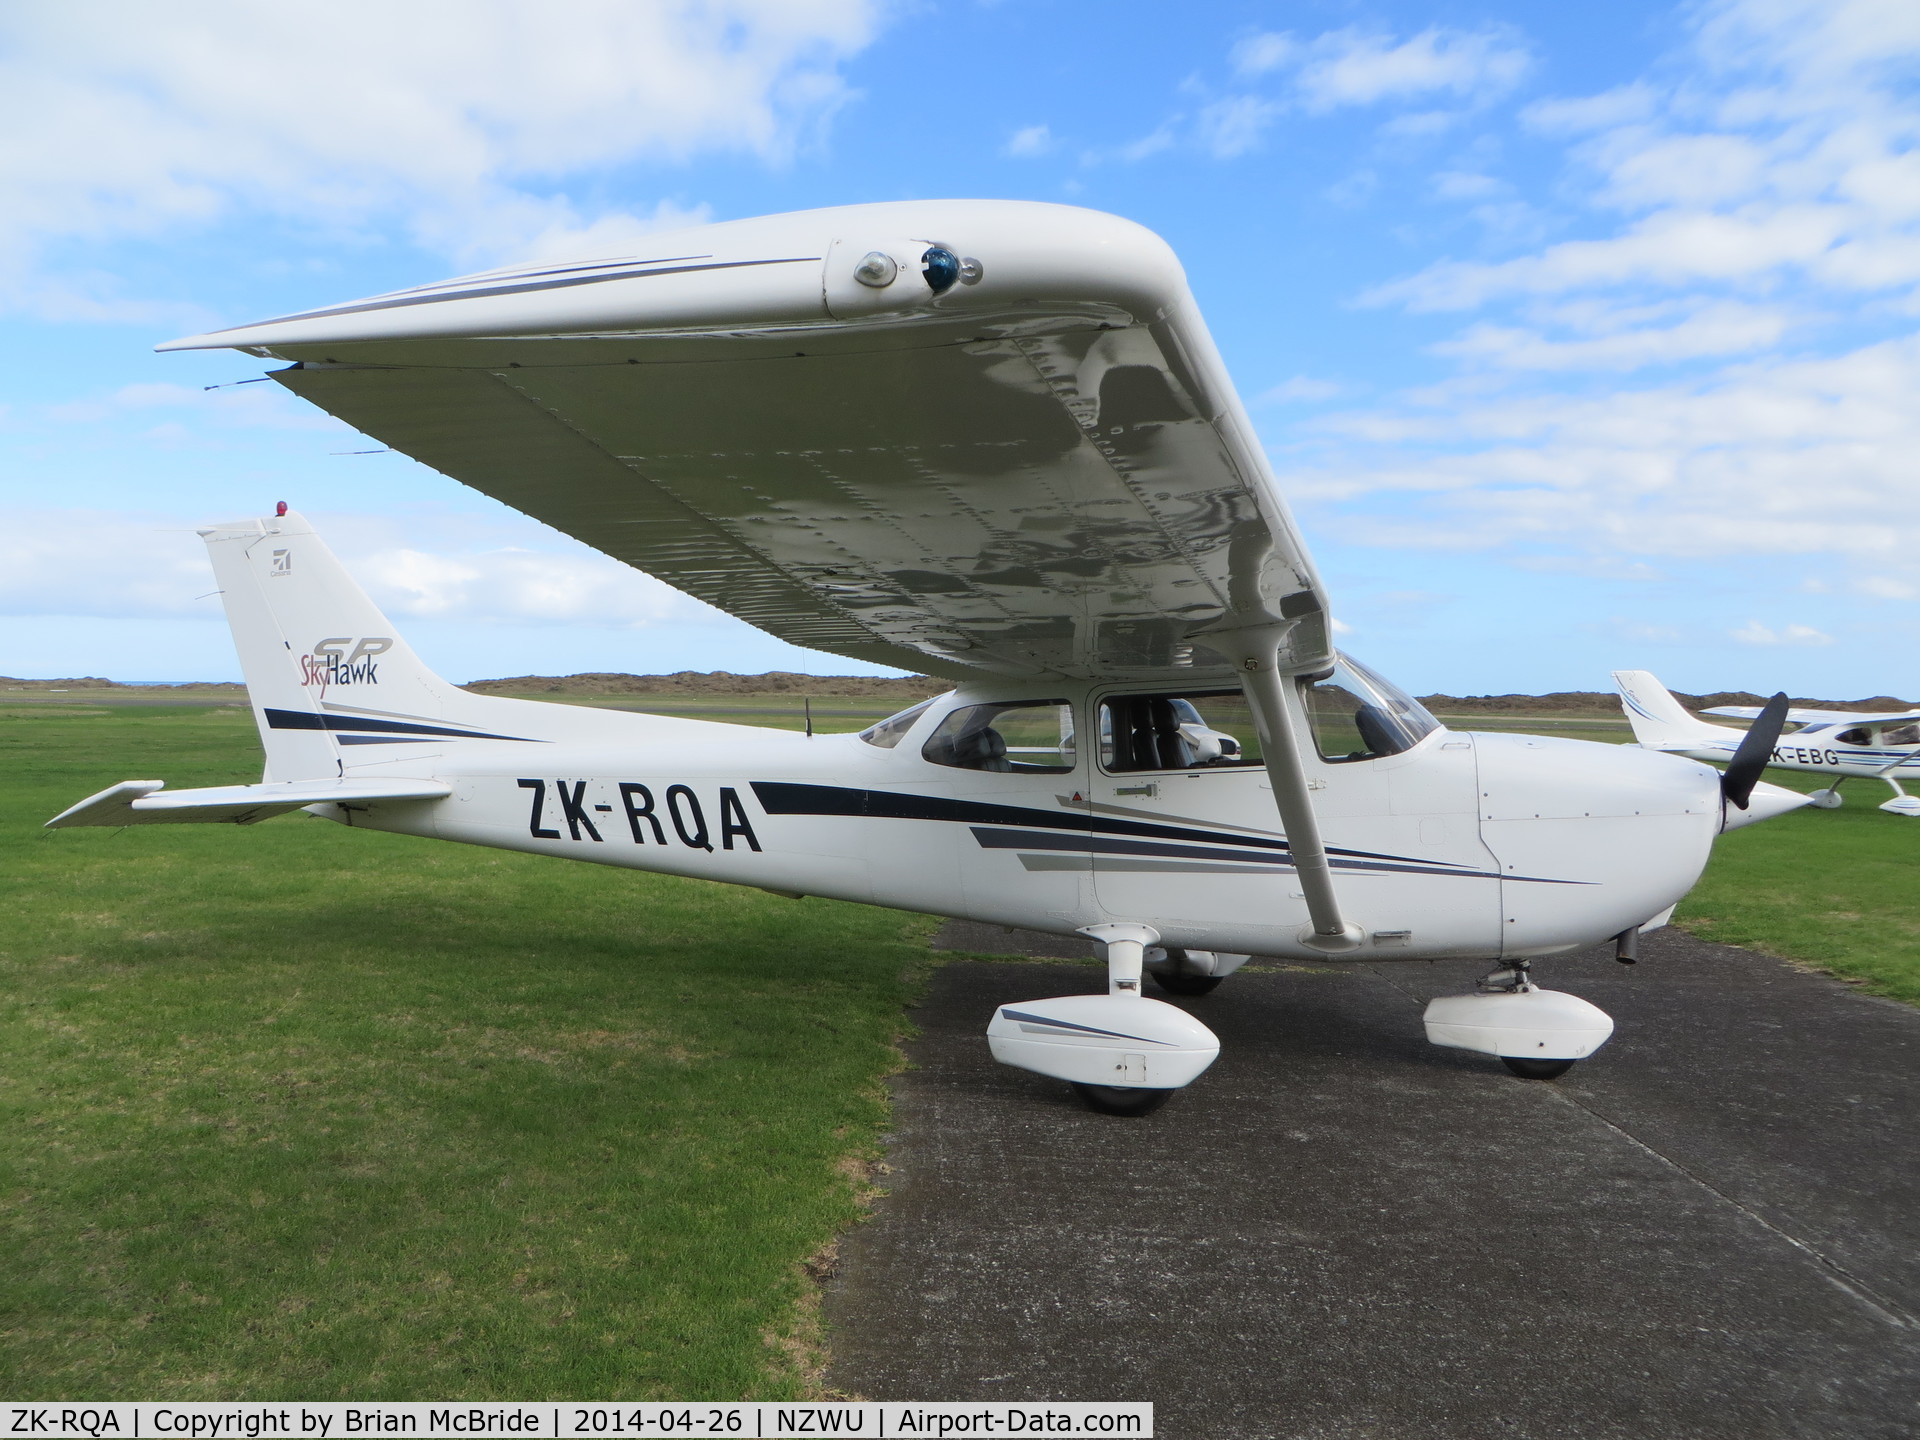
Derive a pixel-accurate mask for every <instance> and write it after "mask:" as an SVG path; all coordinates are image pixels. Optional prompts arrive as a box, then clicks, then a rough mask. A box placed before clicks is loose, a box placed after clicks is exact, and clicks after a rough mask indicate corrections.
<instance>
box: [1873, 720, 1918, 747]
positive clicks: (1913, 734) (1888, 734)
mask: <svg viewBox="0 0 1920 1440" xmlns="http://www.w3.org/2000/svg"><path fill="white" fill-rule="evenodd" d="M1880 743H1881V744H1882V745H1920V725H1889V726H1888V727H1887V728H1886V729H1884V730H1882V731H1881V732H1880Z"/></svg>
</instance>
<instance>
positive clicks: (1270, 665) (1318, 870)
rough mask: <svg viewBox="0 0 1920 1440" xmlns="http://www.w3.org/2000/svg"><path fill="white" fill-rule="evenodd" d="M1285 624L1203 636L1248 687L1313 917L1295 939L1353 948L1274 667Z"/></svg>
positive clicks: (1356, 933) (1354, 934)
mask: <svg viewBox="0 0 1920 1440" xmlns="http://www.w3.org/2000/svg"><path fill="white" fill-rule="evenodd" d="M1290 628H1292V627H1290V626H1284V625H1260V626H1255V627H1251V628H1248V629H1245V630H1224V631H1211V632H1209V633H1207V634H1206V635H1205V636H1204V637H1203V638H1204V641H1205V643H1206V645H1207V646H1208V648H1210V649H1213V650H1217V651H1219V652H1220V653H1221V654H1222V655H1225V656H1226V657H1227V658H1228V659H1230V660H1232V661H1233V662H1234V663H1235V664H1237V665H1238V666H1239V667H1240V687H1241V689H1243V690H1244V691H1246V695H1247V704H1248V705H1250V706H1251V707H1252V708H1253V718H1254V723H1255V724H1256V725H1257V726H1258V727H1259V730H1260V752H1261V754H1262V755H1264V756H1265V757H1266V763H1267V777H1268V779H1270V780H1271V781H1272V782H1273V803H1274V806H1275V808H1277V809H1278V810H1279V811H1280V828H1281V829H1282V830H1284V831H1285V832H1286V837H1287V849H1288V851H1289V852H1290V853H1291V855H1292V857H1293V868H1294V870H1295V871H1296V872H1297V873H1298V874H1299V876H1300V889H1301V892H1302V894H1303V895H1304V896H1305V898H1306V902H1307V915H1308V916H1309V917H1310V919H1311V920H1312V924H1311V926H1310V927H1309V928H1308V929H1306V930H1304V931H1302V932H1301V935H1300V943H1301V944H1303V945H1309V946H1311V947H1312V948H1313V949H1315V950H1325V951H1328V952H1330V953H1331V952H1337V951H1343V950H1352V949H1356V948H1357V947H1358V946H1359V944H1360V942H1361V940H1362V939H1363V938H1364V937H1363V934H1362V932H1361V930H1360V928H1359V926H1357V925H1350V924H1348V923H1347V922H1346V921H1345V920H1344V919H1342V918H1341V915H1340V901H1339V898H1338V897H1337V896H1336V895H1335V894H1334V893H1333V867H1332V866H1331V865H1330V864H1329V863H1328V861H1327V847H1326V846H1325V845H1324V844H1322V843H1321V840H1320V820H1319V817H1318V816H1316V815H1315V814H1314V813H1313V801H1312V799H1311V798H1310V797H1309V795H1308V793H1307V771H1306V764H1305V762H1304V761H1303V759H1302V750H1301V744H1300V731H1299V727H1298V726H1297V725H1296V724H1295V723H1294V718H1293V712H1292V710H1291V709H1290V708H1289V707H1288V705H1287V689H1286V685H1287V680H1286V676H1285V675H1283V674H1282V673H1281V670H1280V666H1279V652H1280V644H1281V642H1282V641H1283V640H1284V639H1285V638H1286V633H1287V631H1288V630H1289V629H1290Z"/></svg>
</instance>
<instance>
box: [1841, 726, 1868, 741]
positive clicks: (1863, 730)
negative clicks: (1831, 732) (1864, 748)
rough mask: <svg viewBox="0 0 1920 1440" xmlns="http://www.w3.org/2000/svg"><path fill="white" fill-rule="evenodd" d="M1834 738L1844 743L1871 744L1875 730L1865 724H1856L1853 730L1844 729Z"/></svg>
mask: <svg viewBox="0 0 1920 1440" xmlns="http://www.w3.org/2000/svg"><path fill="white" fill-rule="evenodd" d="M1833 738H1834V739H1835V740H1838V741H1839V742H1840V743H1841V744H1842V745H1871V744H1872V743H1873V731H1871V730H1869V729H1868V728H1867V727H1866V726H1864V725H1856V726H1854V727H1853V728H1852V729H1851V730H1842V731H1841V732H1840V733H1839V734H1838V735H1836V736H1834V737H1833Z"/></svg>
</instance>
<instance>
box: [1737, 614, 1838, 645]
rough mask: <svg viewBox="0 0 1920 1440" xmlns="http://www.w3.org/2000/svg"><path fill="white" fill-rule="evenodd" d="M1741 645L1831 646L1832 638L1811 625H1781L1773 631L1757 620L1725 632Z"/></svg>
mask: <svg viewBox="0 0 1920 1440" xmlns="http://www.w3.org/2000/svg"><path fill="white" fill-rule="evenodd" d="M1727 634H1728V635H1729V636H1731V637H1732V638H1733V639H1734V640H1737V641H1738V642H1739V643H1740V644H1742V645H1831V644H1832V643H1833V637H1832V636H1831V635H1827V634H1823V633H1822V632H1820V631H1818V630H1816V629H1814V628H1813V627H1812V626H1811V625H1783V626H1781V627H1780V629H1778V630H1775V629H1773V628H1771V627H1770V626H1766V625H1762V624H1761V623H1760V622H1759V621H1758V620H1749V621H1748V622H1747V623H1746V624H1745V625H1742V626H1741V627H1740V628H1739V629H1738V630H1729V631H1728V632H1727Z"/></svg>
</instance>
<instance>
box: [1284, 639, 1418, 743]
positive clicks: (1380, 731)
mask: <svg viewBox="0 0 1920 1440" xmlns="http://www.w3.org/2000/svg"><path fill="white" fill-rule="evenodd" d="M1300 692H1301V695H1302V696H1303V697H1304V699H1305V700H1306V704H1307V718H1308V720H1309V721H1310V722H1311V723H1312V726H1313V738H1314V742H1315V743H1316V744H1317V745H1318V746H1319V747H1320V758H1321V759H1323V760H1330V761H1333V762H1334V763H1336V764H1338V763H1342V762H1345V761H1348V760H1374V759H1378V758H1379V757H1380V756H1382V755H1398V754H1399V753H1400V752H1401V751H1403V750H1411V749H1412V748H1413V747H1414V746H1415V745H1417V744H1419V743H1420V741H1421V740H1422V739H1423V738H1425V737H1426V736H1428V735H1431V734H1432V733H1433V732H1434V731H1435V730H1438V729H1439V728H1440V722H1439V721H1438V720H1436V719H1434V718H1433V716H1431V715H1429V714H1428V713H1427V711H1426V708H1425V707H1424V706H1423V705H1421V704H1420V702H1419V701H1418V700H1415V699H1414V698H1413V697H1412V696H1411V695H1409V694H1407V693H1406V692H1405V691H1404V690H1402V689H1400V687H1399V686H1397V685H1395V684H1393V683H1392V682H1390V681H1387V680H1383V679H1382V678H1381V677H1380V676H1378V675H1376V674H1374V673H1373V671H1371V670H1369V669H1367V667H1366V666H1364V665H1362V664H1361V663H1360V662H1359V661H1358V660H1354V659H1352V658H1350V657H1348V656H1346V655H1340V656H1337V657H1336V663H1335V664H1334V667H1333V669H1332V671H1331V672H1329V673H1328V674H1325V675H1322V676H1318V677H1315V678H1312V679H1303V680H1301V682H1300Z"/></svg>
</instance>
